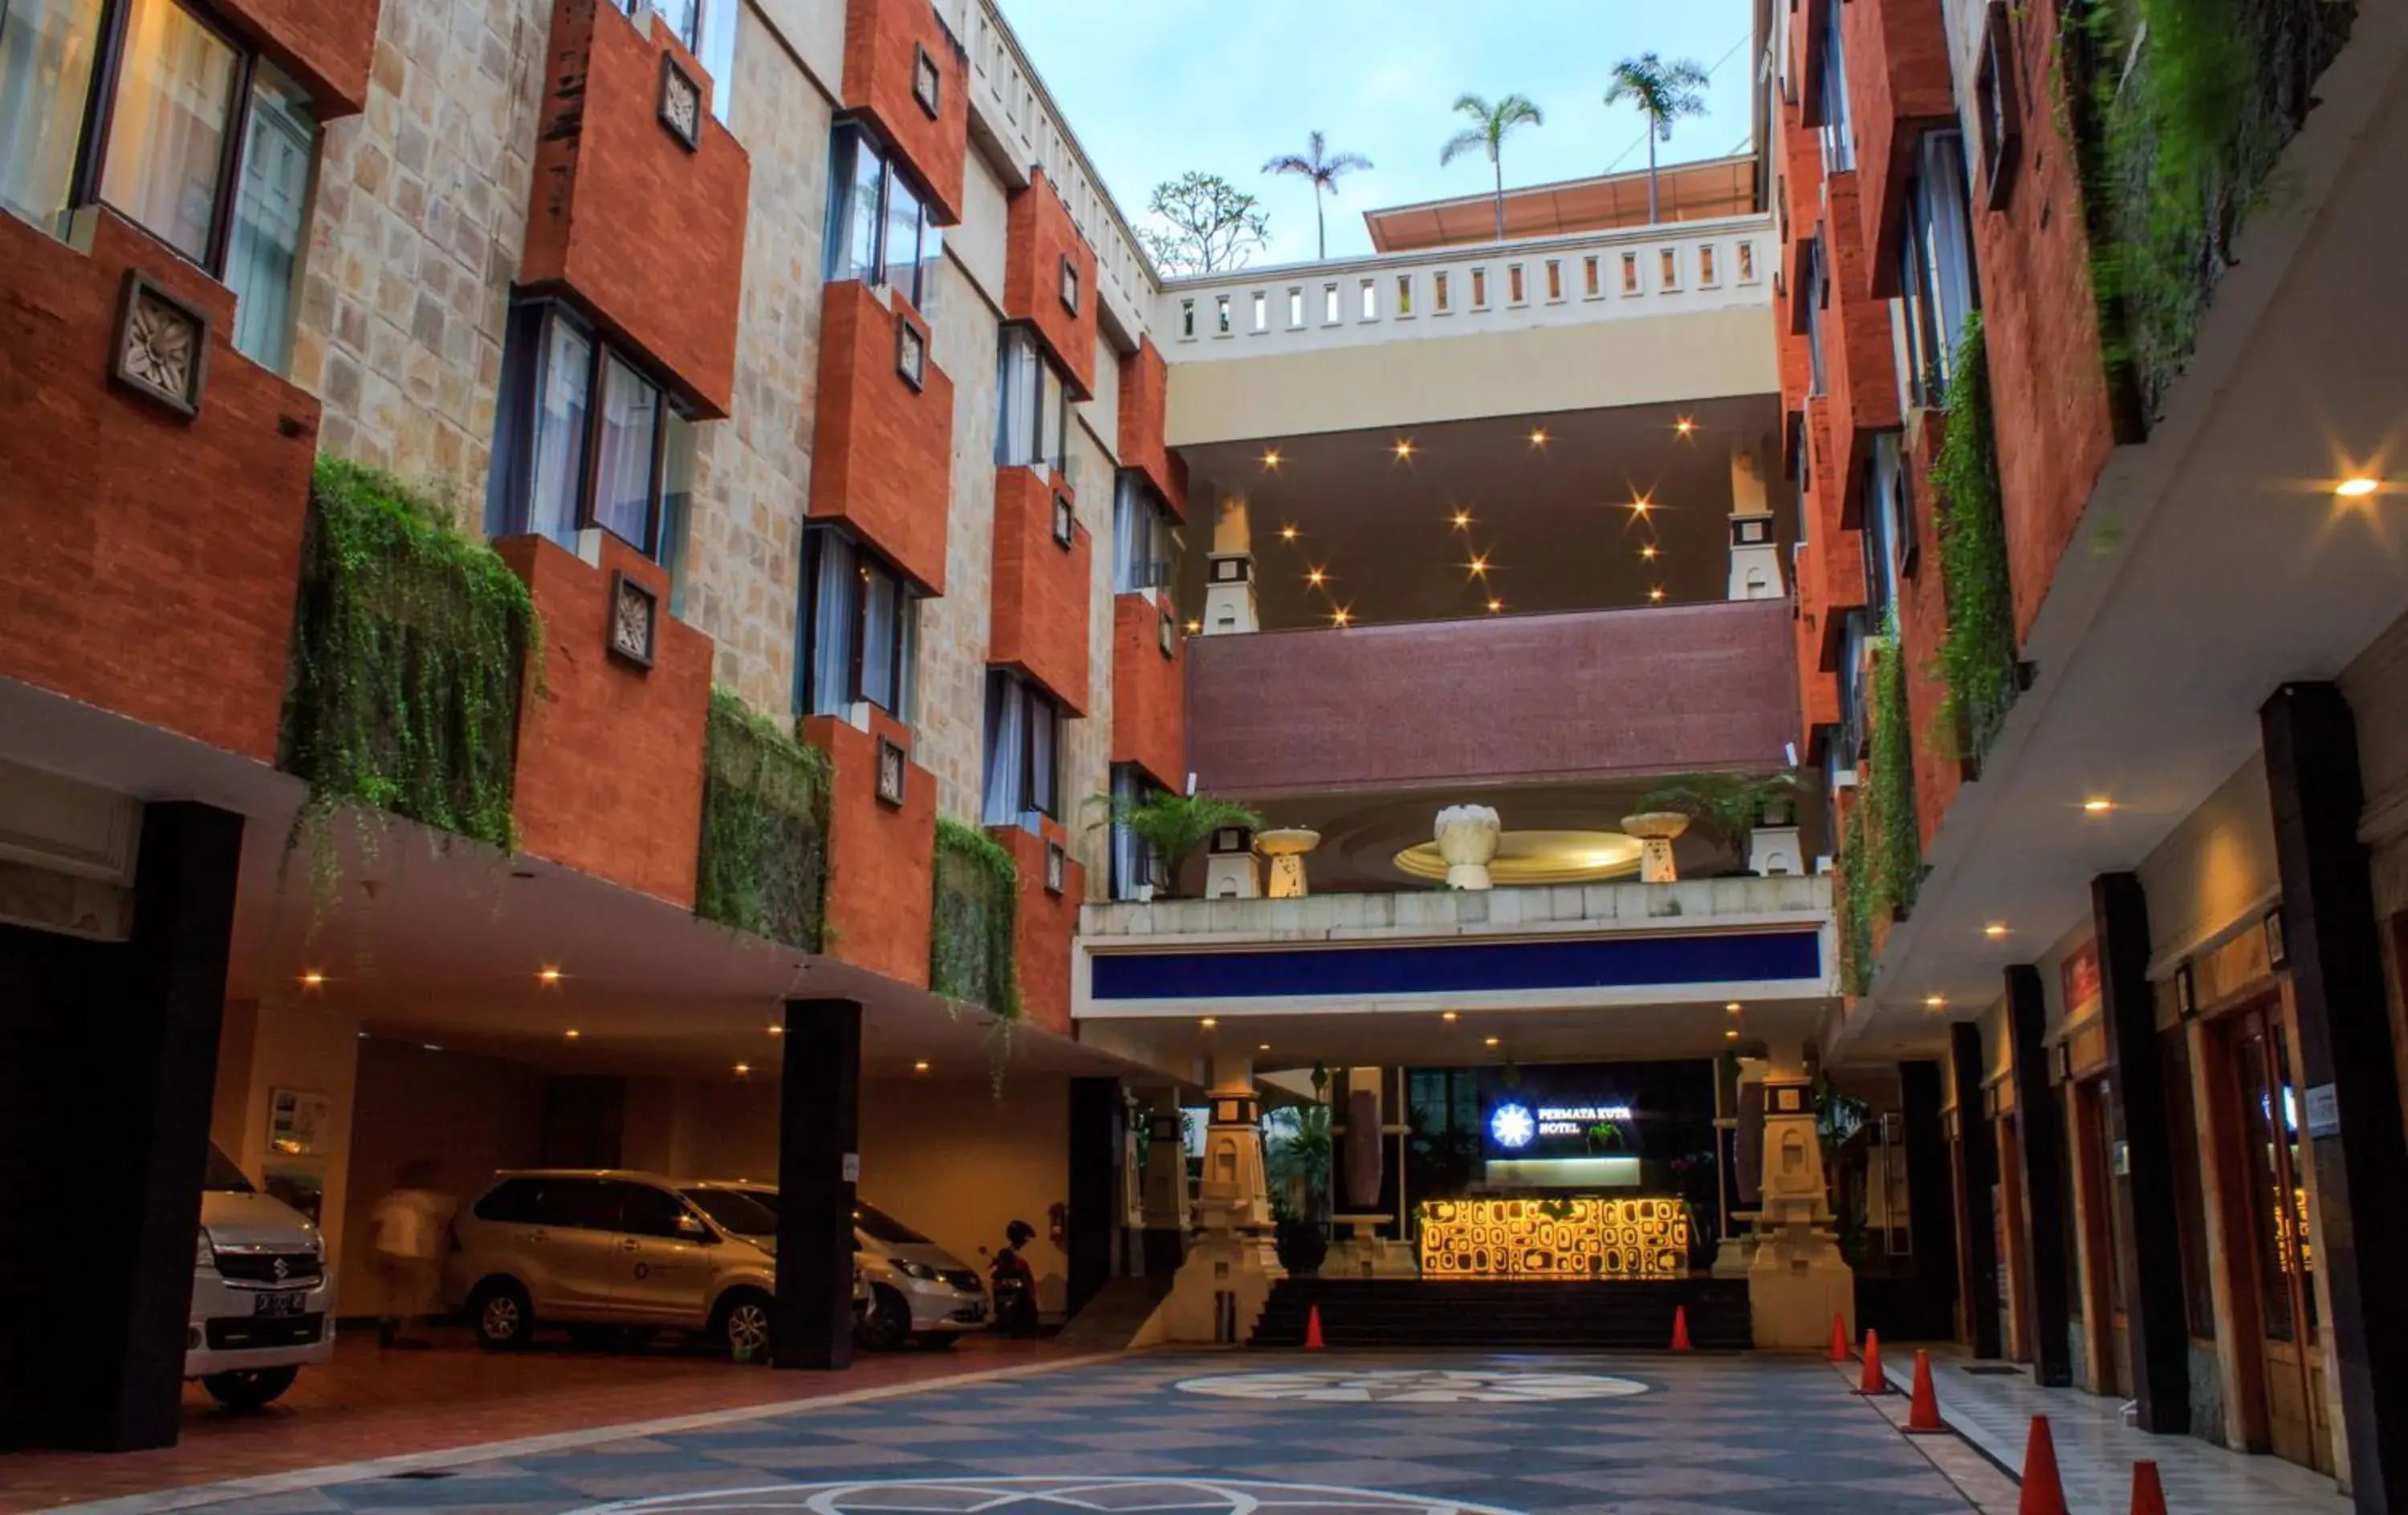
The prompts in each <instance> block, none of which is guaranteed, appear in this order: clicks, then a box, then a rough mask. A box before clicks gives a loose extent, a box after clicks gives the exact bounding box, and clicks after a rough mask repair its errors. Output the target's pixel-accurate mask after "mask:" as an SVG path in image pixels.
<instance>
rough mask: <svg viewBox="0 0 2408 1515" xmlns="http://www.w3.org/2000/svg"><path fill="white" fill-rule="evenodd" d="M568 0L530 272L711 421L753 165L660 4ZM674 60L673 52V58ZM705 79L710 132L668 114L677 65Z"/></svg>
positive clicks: (724, 377) (703, 120)
mask: <svg viewBox="0 0 2408 1515" xmlns="http://www.w3.org/2000/svg"><path fill="white" fill-rule="evenodd" d="M650 24H651V27H652V32H651V35H650V36H645V35H642V34H640V33H638V31H637V30H636V27H635V24H634V23H633V22H632V21H629V20H628V19H627V18H626V17H625V16H624V14H622V13H621V12H620V10H619V8H618V7H616V6H615V5H613V4H611V3H610V0H556V3H555V5H554V6H553V7H552V43H551V53H550V57H551V67H550V73H549V77H548V79H547V80H546V83H545V88H544V95H543V117H542V122H541V126H540V129H539V130H538V133H537V136H536V159H535V196H534V200H533V203H532V204H531V205H530V206H529V207H528V210H527V239H526V253H525V256H524V258H523V260H522V262H521V264H520V270H519V279H520V281H521V282H522V283H523V284H525V285H528V286H530V287H533V288H538V289H557V290H561V291H564V292H566V293H569V294H572V295H574V296H575V297H576V299H577V300H578V302H579V303H580V304H581V305H582V306H583V307H585V308H586V309H587V310H589V311H591V312H592V313H593V314H594V315H595V318H596V319H597V320H599V321H600V322H602V324H603V325H604V326H605V327H606V328H607V329H609V331H610V332H611V334H612V335H614V336H617V337H618V338H620V339H621V340H623V341H624V342H626V343H627V344H628V345H629V346H631V347H633V348H635V349H637V350H639V351H640V352H642V353H643V354H644V356H645V357H646V358H647V359H649V360H650V362H651V363H652V365H653V367H654V368H655V370H656V375H655V377H657V378H659V379H662V380H663V381H665V382H667V384H669V385H670V386H671V387H672V388H674V389H675V390H677V391H678V392H679V393H681V395H682V396H683V398H684V399H685V401H686V403H687V404H688V405H690V406H692V407H694V408H695V412H696V413H697V414H698V415H699V416H701V417H702V418H704V419H707V420H718V419H721V418H723V417H724V416H725V415H726V414H727V413H728V407H729V405H730V404H731V403H732V398H733V393H734V390H735V385H736V326H737V318H738V309H739V307H740V305H741V302H742V296H743V282H744V223H745V217H746V214H747V207H748V204H749V196H750V193H751V186H752V180H753V164H752V160H751V158H749V157H748V156H747V155H746V154H745V151H744V149H743V148H742V147H741V146H740V145H738V142H737V140H736V138H735V137H734V136H730V135H729V134H728V131H727V129H726V128H725V127H724V126H722V125H720V124H719V122H718V121H716V120H715V119H713V118H712V116H711V114H710V78H709V76H707V75H705V74H704V73H703V71H702V65H701V64H698V63H696V62H695V60H694V57H693V56H692V55H691V54H690V53H688V52H687V51H686V50H685V49H684V48H682V47H681V46H680V45H679V44H678V43H677V41H676V40H675V39H674V38H673V37H671V36H670V35H669V30H668V27H667V25H666V24H664V23H663V22H661V21H659V19H658V18H654V19H652V21H651V22H650ZM664 59H667V60H669V62H667V63H665V62H664ZM672 64H673V65H674V66H676V67H678V68H680V69H682V70H683V71H684V72H685V74H686V75H687V76H688V77H690V78H691V79H694V80H695V82H696V83H697V84H698V85H699V86H700V88H701V91H702V103H701V105H700V106H699V107H697V109H696V112H695V117H696V121H697V123H698V125H697V130H698V134H699V140H698V145H697V146H695V147H694V148H688V147H687V146H686V144H685V141H684V139H683V138H681V136H678V135H677V134H676V133H675V132H673V131H671V130H670V128H669V127H668V125H667V124H666V123H665V122H664V121H663V120H662V115H663V106H662V100H663V90H664V69H666V68H667V67H669V66H672Z"/></svg>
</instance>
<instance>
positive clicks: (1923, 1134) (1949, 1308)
mask: <svg viewBox="0 0 2408 1515" xmlns="http://www.w3.org/2000/svg"><path fill="white" fill-rule="evenodd" d="M1898 1090H1899V1104H1900V1105H1901V1106H1902V1107H1903V1113H1904V1116H1905V1125H1906V1133H1905V1135H1906V1218H1907V1235H1908V1236H1909V1237H1910V1238H1911V1239H1910V1241H1909V1245H1910V1246H1912V1247H1913V1248H1914V1293H1915V1300H1916V1303H1915V1316H1916V1324H1915V1335H1916V1336H1919V1337H1924V1338H1928V1339H1930V1340H1935V1341H1936V1340H1938V1339H1940V1338H1941V1337H1943V1336H1949V1335H1951V1334H1953V1333H1954V1331H1955V1330H1956V1324H1955V1319H1956V1305H1957V1214H1956V1200H1955V1194H1956V1189H1957V1186H1956V1183H1955V1181H1954V1178H1953V1176H1952V1175H1951V1174H1950V1173H1949V1171H1948V1133H1947V1130H1946V1129H1945V1128H1944V1127H1943V1126H1942V1124H1941V1122H1940V1065H1939V1064H1937V1063H1928V1062H1922V1063H1900V1064H1899V1065H1898Z"/></svg>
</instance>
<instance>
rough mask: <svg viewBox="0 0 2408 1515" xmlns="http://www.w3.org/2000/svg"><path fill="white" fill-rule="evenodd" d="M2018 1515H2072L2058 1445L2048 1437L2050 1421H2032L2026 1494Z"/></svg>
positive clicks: (2026, 1447) (2018, 1505) (2039, 1418)
mask: <svg viewBox="0 0 2408 1515" xmlns="http://www.w3.org/2000/svg"><path fill="white" fill-rule="evenodd" d="M2015 1515H2070V1512H2069V1511H2068V1510H2067V1509H2066V1508H2065V1482H2064V1480H2063V1479H2059V1478H2058V1477H2057V1442H2056V1439H2055V1438H2054V1437H2052V1436H2050V1435H2049V1434H2048V1417H2047V1416H2045V1415H2035V1416H2033V1417H2032V1423H2031V1439H2030V1440H2028V1441H2027V1442H2025V1443H2024V1493H2023V1497H2022V1498H2021V1499H2020V1500H2018V1501H2016V1503H2015Z"/></svg>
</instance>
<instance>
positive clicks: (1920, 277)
mask: <svg viewBox="0 0 2408 1515" xmlns="http://www.w3.org/2000/svg"><path fill="white" fill-rule="evenodd" d="M1971 249H1972V239H1971V207H1970V206H1969V204H1968V203H1967V199H1966V179H1965V137H1964V134H1963V133H1961V132H1957V131H1954V130H1950V131H1940V132H1927V133H1925V134H1924V135H1923V138H1922V140H1921V141H1920V142H1919V143H1917V144H1916V146H1915V156H1914V173H1913V174H1912V175H1911V176H1910V178H1909V179H1908V180H1907V185H1906V207H1905V217H1904V222H1903V224H1902V225H1900V227H1899V241H1898V248H1897V252H1898V281H1899V297H1898V299H1897V300H1896V301H1894V302H1893V303H1892V305H1891V307H1890V312H1891V331H1892V335H1893V337H1894V339H1895V344H1896V350H1897V358H1898V378H1899V387H1900V389H1901V390H1902V391H1903V392H1904V393H1905V394H1906V395H1907V398H1908V402H1909V403H1910V404H1913V405H1918V406H1925V407H1940V406H1943V405H1945V404H1947V401H1948V385H1949V381H1950V379H1952V378H1954V372H1953V370H1954V368H1955V365H1956V359H1957V336H1958V335H1959V334H1960V333H1962V332H1963V331H1964V329H1965V322H1966V320H1967V318H1969V317H1971V315H1972V313H1973V311H1974V309H1975V307H1977V306H1978V305H1979V304H1980V292H1979V291H1978V290H1977V289H1976V288H1975V285H1974V279H1973V259H1972V251H1971Z"/></svg>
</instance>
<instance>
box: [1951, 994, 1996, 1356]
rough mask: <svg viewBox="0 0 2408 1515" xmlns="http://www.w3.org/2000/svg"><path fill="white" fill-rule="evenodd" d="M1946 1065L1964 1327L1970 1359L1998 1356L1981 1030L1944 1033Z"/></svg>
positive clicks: (1992, 1177)
mask: <svg viewBox="0 0 2408 1515" xmlns="http://www.w3.org/2000/svg"><path fill="white" fill-rule="evenodd" d="M1948 1061H1949V1064H1950V1066H1951V1071H1953V1072H1954V1073H1955V1075H1956V1084H1957V1219H1958V1221H1959V1222H1960V1224H1961V1225H1962V1228H1963V1233H1962V1235H1963V1240H1964V1243H1965V1246H1964V1262H1963V1265H1962V1277H1963V1279H1964V1283H1965V1326H1966V1330H1967V1331H1968V1332H1969V1333H1970V1334H1971V1336H1972V1338H1973V1341H1972V1347H1973V1355H1974V1356H1976V1357H1996V1356H1998V1355H1999V1350H2000V1349H1999V1336H2000V1332H1999V1234H1998V1231H1997V1230H1996V1228H1995V1226H1994V1225H1993V1222H1992V1214H1991V1207H1992V1205H1993V1203H1994V1202H1993V1200H1992V1198H1991V1191H1992V1190H1993V1189H1995V1188H1997V1187H1998V1182H1999V1138H1998V1133H1997V1132H1995V1131H1993V1130H1991V1129H1990V1118H1989V1116H1988V1114H1987V1113H1986V1112H1985V1109H1984V1107H1983V1101H1982V1028H1981V1027H1980V1026H1979V1025H1977V1024H1975V1023H1974V1022H1971V1021H1959V1022H1957V1023H1956V1024H1954V1025H1952V1026H1950V1027H1949V1028H1948Z"/></svg>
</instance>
